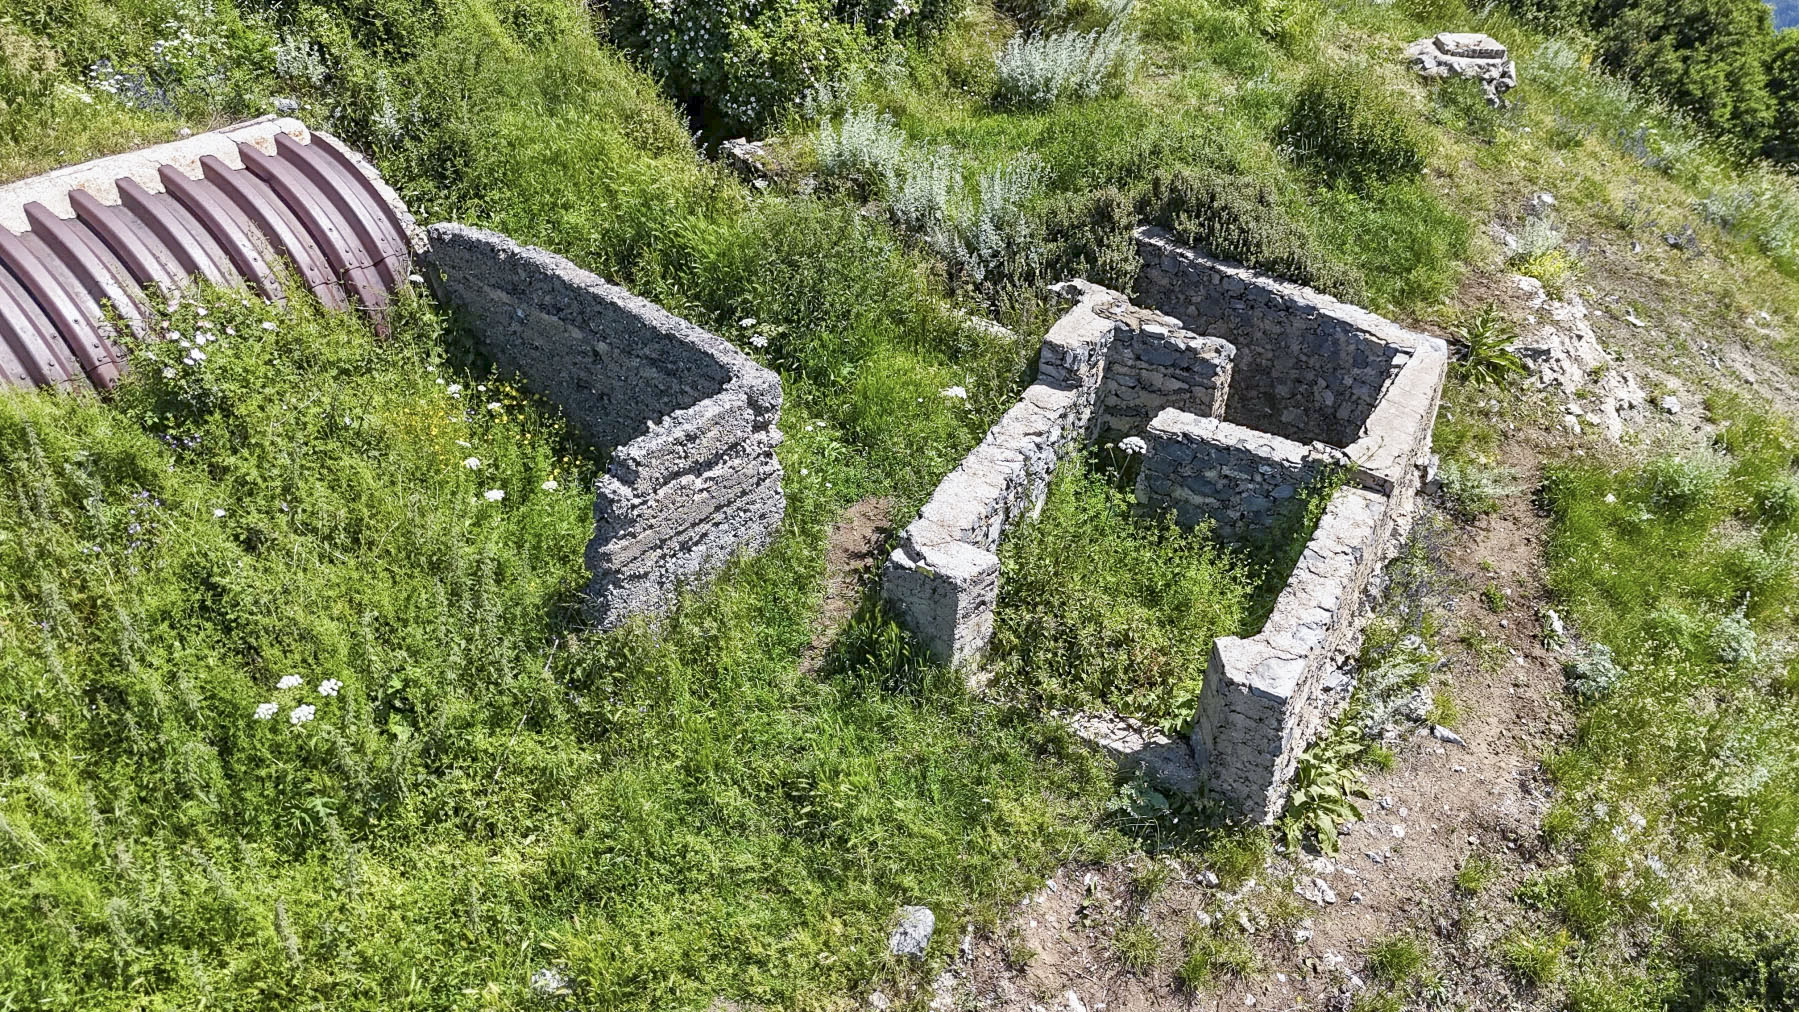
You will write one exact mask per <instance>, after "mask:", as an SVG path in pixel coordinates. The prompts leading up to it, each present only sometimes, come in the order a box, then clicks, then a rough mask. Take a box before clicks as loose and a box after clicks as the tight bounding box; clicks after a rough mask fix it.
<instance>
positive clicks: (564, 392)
mask: <svg viewBox="0 0 1799 1012" xmlns="http://www.w3.org/2000/svg"><path fill="white" fill-rule="evenodd" d="M430 240H431V266H432V269H433V270H434V271H435V272H436V273H437V275H438V277H437V287H438V289H439V291H440V292H441V293H442V294H443V296H444V297H445V298H446V299H447V300H448V301H449V302H450V303H452V304H453V305H454V306H455V307H456V308H457V309H458V310H459V312H460V313H461V314H462V317H463V319H464V320H465V321H466V323H467V324H468V326H469V328H470V330H471V331H472V332H473V334H474V336H475V338H476V341H477V342H478V343H479V345H480V346H481V348H482V349H483V351H484V352H485V353H486V354H488V355H489V356H491V357H492V358H493V360H494V361H495V362H496V363H497V364H498V365H499V366H500V367H502V368H504V369H508V370H511V371H514V372H517V373H518V374H519V375H520V376H521V377H522V378H523V379H524V381H525V383H526V384H527V385H528V386H529V387H530V388H531V389H532V390H534V391H536V392H538V393H540V394H542V395H544V396H545V397H547V398H549V399H550V400H551V401H554V402H555V403H556V404H558V405H559V406H561V408H562V409H563V410H564V411H565V412H566V413H567V416H568V418H569V421H570V423H571V424H572V425H573V426H574V427H575V428H576V430H577V431H579V432H580V433H581V434H582V435H583V436H584V437H585V438H587V439H588V440H590V441H592V442H593V443H594V444H595V445H597V446H601V447H606V448H611V449H612V459H611V462H610V464H609V465H608V467H607V470H606V474H605V476H603V477H602V478H601V479H600V480H599V482H598V486H597V493H598V496H597V498H596V500H595V503H594V521H595V522H594V537H593V540H592V541H591V542H590V543H589V544H588V547H587V566H588V569H589V571H590V572H591V573H592V574H593V583H592V585H591V586H590V588H589V597H588V604H587V610H588V614H589V617H590V618H591V619H592V620H593V621H594V622H595V623H596V624H597V625H599V626H601V627H608V626H613V625H617V624H618V623H619V622H622V621H623V620H624V619H626V618H628V617H629V616H631V615H634V614H639V613H646V612H656V611H660V610H662V609H663V608H665V607H666V606H667V605H668V604H669V603H671V600H672V597H673V594H674V593H675V591H676V590H677V588H678V587H679V586H681V585H682V584H683V583H686V582H689V581H693V580H696V579H699V578H702V577H704V576H706V575H708V574H710V573H711V572H713V571H715V570H716V569H717V568H718V567H720V566H721V565H723V564H724V563H725V562H726V561H727V560H729V559H730V558H731V557H732V556H733V555H735V554H737V553H740V552H755V551H760V550H761V549H762V548H764V547H766V545H767V544H768V542H769V540H770V539H771V538H772V537H773V535H774V532H775V530H776V529H777V528H778V527H779V526H780V523H781V519H782V516H783V514H784V511H785V508H786V499H785V497H784V496H783V494H782V490H781V478H782V474H781V465H780V463H779V462H778V461H777V460H776V458H775V447H777V446H779V445H780V443H781V434H780V432H779V430H778V429H777V427H776V426H777V423H778V422H779V421H780V416H781V381H780V378H779V377H778V376H776V375H775V374H774V373H772V372H770V371H769V370H767V369H765V368H763V367H761V366H759V365H757V364H756V363H755V362H753V361H751V360H750V359H749V358H748V357H747V356H745V355H744V354H743V353H742V352H739V351H738V350H737V349H736V348H734V347H732V346H731V345H730V344H729V343H727V342H726V341H724V340H722V339H721V338H719V337H717V336H716V335H714V334H712V333H710V332H708V331H706V330H704V329H702V328H700V327H697V326H695V325H694V324H692V323H689V322H687V321H686V320H682V319H680V318H679V317H676V316H675V315H673V314H672V313H669V312H667V311H666V310H664V309H662V308H661V307H659V306H656V305H654V304H653V303H650V302H648V301H646V300H644V299H641V298H638V297H637V296H635V295H632V294H631V293H630V292H627V291H625V290H624V289H622V288H619V287H617V286H614V285H610V284H608V283H606V282H605V281H602V280H601V279H599V278H598V277H595V276H594V275H592V274H590V273H588V272H586V271H583V270H581V269H580V268H578V267H576V266H574V265H573V264H571V263H569V262H568V261H567V260H564V259H562V258H561V257H558V256H555V255H553V254H550V253H547V252H545V251H543V250H539V249H533V248H529V247H524V246H520V245H519V244H518V243H515V242H513V241H512V240H510V239H508V238H506V237H505V236H502V235H498V234H496V233H493V232H486V231H481V230H479V229H473V228H468V227H466V226H462V225H455V224H441V225H433V226H431V228H430Z"/></svg>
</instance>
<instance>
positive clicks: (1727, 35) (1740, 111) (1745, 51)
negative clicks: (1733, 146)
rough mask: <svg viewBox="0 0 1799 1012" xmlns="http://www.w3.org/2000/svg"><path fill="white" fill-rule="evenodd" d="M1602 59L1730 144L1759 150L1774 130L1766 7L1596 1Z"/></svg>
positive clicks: (1729, 0)
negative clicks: (1730, 141) (1769, 130)
mask: <svg viewBox="0 0 1799 1012" xmlns="http://www.w3.org/2000/svg"><path fill="white" fill-rule="evenodd" d="M1589 19H1590V21H1591V24H1592V27H1593V29H1594V32H1595V35H1596V41H1597V55H1598V57H1599V59H1600V60H1601V61H1602V62H1604V63H1606V64H1608V65H1610V66H1611V67H1612V68H1614V69H1616V70H1617V71H1618V72H1619V73H1621V74H1623V75H1624V77H1626V78H1627V79H1629V80H1630V81H1632V82H1634V83H1636V84H1637V85H1639V86H1642V87H1645V88H1647V89H1648V90H1650V91H1652V92H1654V93H1656V94H1657V95H1660V96H1661V97H1662V98H1663V99H1664V100H1666V101H1667V102H1668V103H1670V104H1671V105H1673V106H1674V107H1675V108H1676V109H1679V110H1681V111H1682V112H1685V113H1686V114H1688V115H1690V116H1692V117H1693V118H1694V119H1696V120H1697V121H1699V122H1700V123H1703V124H1705V125H1706V126H1708V127H1709V128H1710V129H1711V130H1713V131H1714V132H1716V133H1717V134H1719V135H1720V136H1722V137H1725V138H1728V139H1732V140H1734V141H1736V142H1737V143H1738V144H1739V145H1742V146H1744V147H1746V148H1747V149H1748V150H1752V151H1753V150H1756V149H1759V148H1760V147H1761V145H1762V143H1763V141H1764V139H1765V137H1766V134H1767V131H1768V129H1769V127H1770V126H1771V125H1772V123H1773V116H1774V103H1773V100H1772V99H1771V97H1770V96H1769V94H1768V58H1769V56H1770V54H1771V51H1772V48H1773V45H1774V33H1773V31H1772V30H1771V29H1772V25H1771V21H1770V15H1769V11H1768V6H1767V4H1765V3H1763V2H1761V0H1670V2H1667V3H1639V2H1637V0H1595V2H1594V3H1593V5H1592V7H1591V9H1590V11H1589Z"/></svg>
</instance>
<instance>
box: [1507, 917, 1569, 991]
mask: <svg viewBox="0 0 1799 1012" xmlns="http://www.w3.org/2000/svg"><path fill="white" fill-rule="evenodd" d="M1573 944H1574V940H1573V938H1572V937H1570V936H1569V934H1568V932H1567V931H1566V930H1565V929H1558V930H1557V931H1555V932H1554V933H1552V934H1546V933H1539V932H1519V933H1517V934H1514V935H1513V936H1511V937H1510V938H1509V939H1507V940H1506V941H1504V942H1503V943H1501V945H1500V948H1499V953H1500V958H1501V960H1502V961H1503V962H1504V963H1505V966H1506V969H1508V970H1510V971H1511V972H1512V975H1513V976H1515V977H1517V978H1518V979H1519V980H1520V981H1522V982H1524V983H1526V984H1529V985H1531V986H1533V987H1543V986H1544V985H1547V984H1552V983H1554V982H1555V980H1556V979H1557V978H1558V977H1560V976H1561V974H1562V965H1563V956H1564V954H1565V953H1566V952H1567V951H1568V948H1569V947H1570V946H1571V945H1573Z"/></svg>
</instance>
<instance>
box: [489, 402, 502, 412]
mask: <svg viewBox="0 0 1799 1012" xmlns="http://www.w3.org/2000/svg"><path fill="white" fill-rule="evenodd" d="M487 410H489V411H498V410H500V402H499V401H488V402H487Z"/></svg>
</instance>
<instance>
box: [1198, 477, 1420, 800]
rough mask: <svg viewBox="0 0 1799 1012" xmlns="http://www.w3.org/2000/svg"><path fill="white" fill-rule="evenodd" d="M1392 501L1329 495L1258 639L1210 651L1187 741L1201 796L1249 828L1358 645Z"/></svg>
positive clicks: (1286, 777)
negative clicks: (1329, 681)
mask: <svg viewBox="0 0 1799 1012" xmlns="http://www.w3.org/2000/svg"><path fill="white" fill-rule="evenodd" d="M1399 522H1408V523H1409V518H1405V516H1404V512H1403V510H1401V509H1400V508H1399V507H1398V504H1395V503H1394V501H1393V500H1392V499H1390V498H1389V497H1387V496H1384V495H1381V494H1379V493H1376V492H1370V491H1368V490H1366V489H1360V488H1343V489H1340V490H1338V491H1337V493H1336V495H1335V496H1334V497H1333V498H1332V499H1331V503H1330V505H1329V506H1328V507H1327V508H1326V509H1325V512H1324V516H1323V517H1322V518H1321V519H1320V520H1319V522H1318V527H1317V530H1316V531H1315V533H1314V534H1313V535H1312V539H1311V541H1310V542H1309V543H1308V544H1307V545H1306V550H1305V553H1304V554H1303V555H1302V556H1301V557H1300V560H1299V564H1298V565H1297V566H1295V567H1294V570H1293V575H1292V577H1291V578H1290V579H1289V580H1288V581H1287V586H1286V588H1285V589H1284V590H1282V591H1281V595H1280V597H1279V598H1278V599H1277V600H1276V602H1275V606H1274V612H1273V614H1271V615H1270V616H1269V618H1268V621H1267V623H1266V624H1265V625H1263V627H1262V631H1261V632H1260V633H1258V634H1256V635H1255V636H1254V637H1251V638H1249V639H1239V638H1237V637H1234V636H1224V637H1220V638H1219V639H1217V640H1215V641H1213V643H1212V656H1211V661H1210V663H1209V664H1208V666H1207V668H1206V681H1205V688H1204V689H1203V690H1202V691H1201V693H1200V700H1199V713H1198V715H1197V717H1196V719H1195V720H1194V723H1193V731H1192V735H1191V740H1192V745H1193V753H1194V758H1195V759H1197V760H1198V762H1199V764H1200V765H1201V766H1202V767H1203V768H1204V769H1205V778H1206V785H1207V790H1208V791H1209V792H1210V793H1211V794H1212V795H1213V796H1215V797H1219V798H1222V799H1223V800H1225V801H1226V802H1227V803H1229V804H1230V805H1231V806H1232V807H1234V808H1235V809H1236V810H1237V811H1239V812H1240V813H1241V814H1243V815H1244V816H1246V817H1247V818H1249V819H1251V820H1252V821H1255V822H1263V823H1268V822H1273V821H1274V820H1275V819H1276V818H1278V817H1279V816H1280V814H1281V810H1282V809H1283V808H1285V807H1286V803H1287V794H1288V789H1289V785H1290V784H1291V782H1292V779H1293V773H1294V771H1295V769H1297V767H1298V765H1299V759H1300V756H1301V755H1302V754H1303V753H1304V752H1305V749H1306V747H1307V746H1308V745H1310V744H1311V743H1312V741H1313V740H1314V739H1315V738H1317V736H1318V734H1319V732H1320V731H1322V730H1323V729H1324V726H1325V722H1326V720H1327V719H1328V718H1329V714H1327V713H1326V712H1325V710H1326V703H1325V696H1324V692H1323V682H1324V677H1325V675H1326V674H1328V673H1329V672H1330V671H1332V670H1333V669H1335V668H1336V667H1338V666H1339V665H1341V664H1343V663H1345V662H1346V661H1347V660H1348V658H1349V657H1350V656H1351V655H1352V654H1353V653H1354V651H1355V649H1356V646H1357V644H1358V643H1359V641H1360V632H1361V617H1362V611H1363V608H1362V603H1363V598H1364V596H1365V595H1366V594H1367V591H1368V585H1369V581H1370V580H1371V579H1372V578H1373V577H1374V574H1375V573H1376V572H1378V571H1379V570H1380V567H1381V566H1382V565H1384V564H1385V563H1386V561H1387V559H1388V555H1389V551H1388V550H1389V547H1390V545H1391V544H1392V543H1393V540H1394V531H1395V527H1396V525H1397V524H1398V523H1399Z"/></svg>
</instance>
